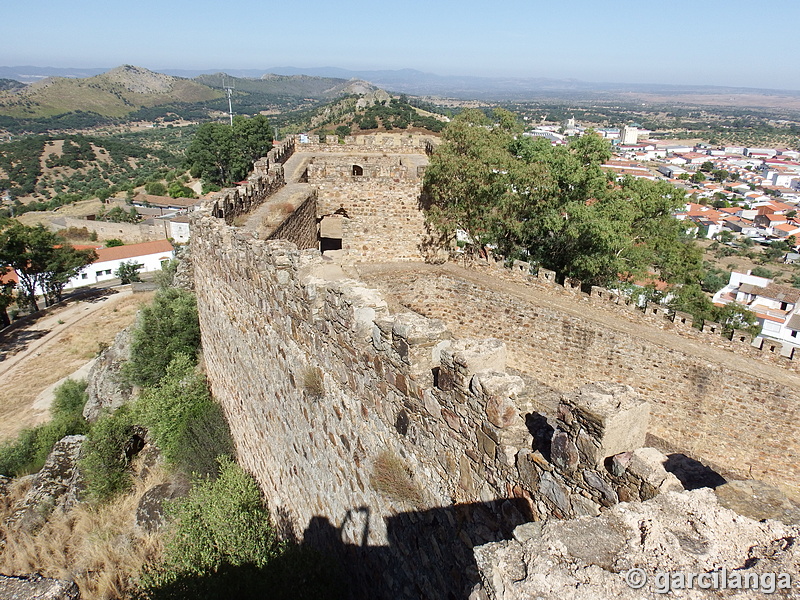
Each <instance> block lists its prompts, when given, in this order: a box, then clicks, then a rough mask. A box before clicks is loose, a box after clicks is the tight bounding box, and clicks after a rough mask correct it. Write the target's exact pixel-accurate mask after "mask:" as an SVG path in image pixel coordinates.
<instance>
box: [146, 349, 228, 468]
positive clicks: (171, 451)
mask: <svg viewBox="0 0 800 600" xmlns="http://www.w3.org/2000/svg"><path fill="white" fill-rule="evenodd" d="M135 411H136V415H137V420H138V421H139V422H141V424H143V425H145V426H146V427H147V428H148V431H149V433H150V436H151V437H152V438H153V441H154V442H155V443H156V445H157V446H158V447H159V448H160V449H161V453H162V455H163V457H164V459H165V460H166V461H167V462H168V463H170V464H172V465H174V466H177V467H179V468H181V469H182V470H184V471H185V472H187V473H195V474H199V475H208V476H212V477H213V476H216V474H217V459H218V457H220V456H232V455H233V441H232V440H231V434H230V430H229V429H228V423H227V421H225V417H224V415H223V414H222V409H221V408H220V406H219V405H218V404H217V403H216V402H214V400H213V399H212V398H211V394H210V393H209V391H208V386H207V384H206V380H205V378H204V377H203V376H202V375H201V374H200V373H198V372H197V371H196V369H195V365H194V361H193V360H192V359H191V358H190V357H188V356H186V355H185V354H178V355H177V356H176V357H175V359H174V360H173V361H172V362H171V363H170V365H169V366H168V367H167V373H166V375H165V376H164V377H163V378H162V379H161V381H160V382H159V383H158V385H157V386H155V387H153V388H150V389H148V390H145V392H144V393H143V394H142V396H141V397H140V399H139V400H138V401H137V403H136V408H135Z"/></svg>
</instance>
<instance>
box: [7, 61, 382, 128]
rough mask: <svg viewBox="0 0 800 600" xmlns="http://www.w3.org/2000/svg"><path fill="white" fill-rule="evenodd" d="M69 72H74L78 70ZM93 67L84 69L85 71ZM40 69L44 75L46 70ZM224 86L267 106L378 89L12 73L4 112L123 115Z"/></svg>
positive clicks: (354, 84) (355, 83)
mask: <svg viewBox="0 0 800 600" xmlns="http://www.w3.org/2000/svg"><path fill="white" fill-rule="evenodd" d="M13 71H14V69H8V68H6V69H5V71H2V70H0V74H2V75H13V74H14V72H13ZM19 71H20V72H22V71H25V73H27V74H30V73H32V70H31V68H27V67H25V68H22V69H19ZM55 71H56V72H58V71H59V70H55ZM68 71H69V73H71V74H73V75H74V74H75V73H76V71H77V70H75V69H70V70H68ZM89 71H90V70H88V69H87V70H82V71H80V73H81V74H86V73H88V72H89ZM39 73H40V74H42V73H44V70H42V71H40V72H39ZM37 77H38V75H37ZM223 86H231V87H233V88H234V89H235V90H236V93H237V98H238V99H239V100H241V99H242V97H243V96H245V97H246V96H249V97H251V98H256V104H260V105H262V106H263V104H264V102H265V101H266V100H267V99H268V98H270V97H271V98H276V97H279V98H295V99H300V101H306V100H307V99H313V100H316V101H328V100H332V99H335V98H339V97H341V96H343V95H346V94H366V93H369V92H372V91H374V90H375V89H376V88H375V87H374V86H372V85H370V84H369V83H367V82H365V81H361V80H351V79H341V78H330V77H309V76H305V75H264V76H263V77H260V78H237V77H232V76H231V75H230V74H226V73H214V74H203V75H198V76H197V77H196V78H194V79H188V78H185V77H176V76H173V75H168V74H164V73H155V72H153V71H149V70H147V69H144V68H142V67H135V66H132V65H123V66H121V67H116V68H114V69H111V70H109V71H106V72H102V73H100V74H99V75H91V76H88V77H64V76H58V75H54V76H50V77H45V78H42V79H39V80H37V81H36V82H35V83H30V84H27V85H25V84H22V83H19V82H18V80H15V79H13V78H11V77H6V78H0V116H6V117H12V118H16V119H41V118H47V117H54V116H56V115H62V114H66V113H71V112H74V111H83V112H84V113H94V114H97V115H101V116H103V117H110V118H120V117H125V116H126V115H129V114H131V113H133V112H135V111H137V110H139V109H143V108H153V107H163V106H167V105H184V106H185V105H193V104H198V103H207V102H208V101H211V100H217V99H220V98H223V97H224V95H225V93H224V91H223V89H222V88H223ZM297 103H298V102H297V101H296V102H295V104H297ZM256 110H257V109H256Z"/></svg>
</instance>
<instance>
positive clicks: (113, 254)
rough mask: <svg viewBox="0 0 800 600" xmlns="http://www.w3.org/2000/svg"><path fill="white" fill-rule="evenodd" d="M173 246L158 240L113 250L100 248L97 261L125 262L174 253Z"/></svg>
mask: <svg viewBox="0 0 800 600" xmlns="http://www.w3.org/2000/svg"><path fill="white" fill-rule="evenodd" d="M172 251H173V247H172V244H170V243H169V240H156V241H155V242H144V243H141V244H127V245H125V246H114V247H113V248H98V249H97V250H95V252H97V260H96V261H95V262H103V261H107V260H124V259H126V258H136V257H137V256H147V255H149V254H158V253H160V252H164V253H166V252H172Z"/></svg>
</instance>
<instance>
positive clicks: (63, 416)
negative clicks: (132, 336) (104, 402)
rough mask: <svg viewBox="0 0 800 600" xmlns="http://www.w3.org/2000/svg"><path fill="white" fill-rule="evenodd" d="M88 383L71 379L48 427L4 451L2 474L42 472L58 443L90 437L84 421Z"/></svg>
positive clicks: (62, 388) (29, 432)
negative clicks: (72, 438)
mask: <svg viewBox="0 0 800 600" xmlns="http://www.w3.org/2000/svg"><path fill="white" fill-rule="evenodd" d="M86 399H87V398H86V381H85V380H83V381H73V380H72V379H67V380H66V381H65V382H64V383H63V384H61V385H60V386H59V387H58V388H57V389H56V391H55V397H54V398H53V404H52V405H51V406H50V415H51V419H50V421H49V422H48V423H45V424H43V425H39V426H38V427H34V428H32V429H25V430H24V431H22V432H21V433H20V434H19V436H18V437H17V439H16V440H15V441H13V442H7V443H6V444H4V445H3V446H1V447H0V473H1V474H3V475H7V476H13V477H19V476H21V475H27V474H28V473H35V472H37V471H39V469H41V468H42V466H43V465H44V462H45V460H47V455H48V454H50V451H51V450H52V449H53V446H54V445H55V443H56V442H57V441H58V440H60V439H61V438H63V437H66V436H68V435H79V434H83V433H86V431H87V430H88V424H87V423H86V421H85V420H84V418H83V406H84V404H86Z"/></svg>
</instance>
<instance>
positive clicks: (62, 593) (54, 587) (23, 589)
mask: <svg viewBox="0 0 800 600" xmlns="http://www.w3.org/2000/svg"><path fill="white" fill-rule="evenodd" d="M80 597H81V592H80V590H79V589H78V584H76V583H75V582H74V581H67V580H65V579H48V578H46V577H42V576H41V575H37V574H33V575H22V576H19V577H9V576H7V575H0V598H3V599H4V600H80Z"/></svg>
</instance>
